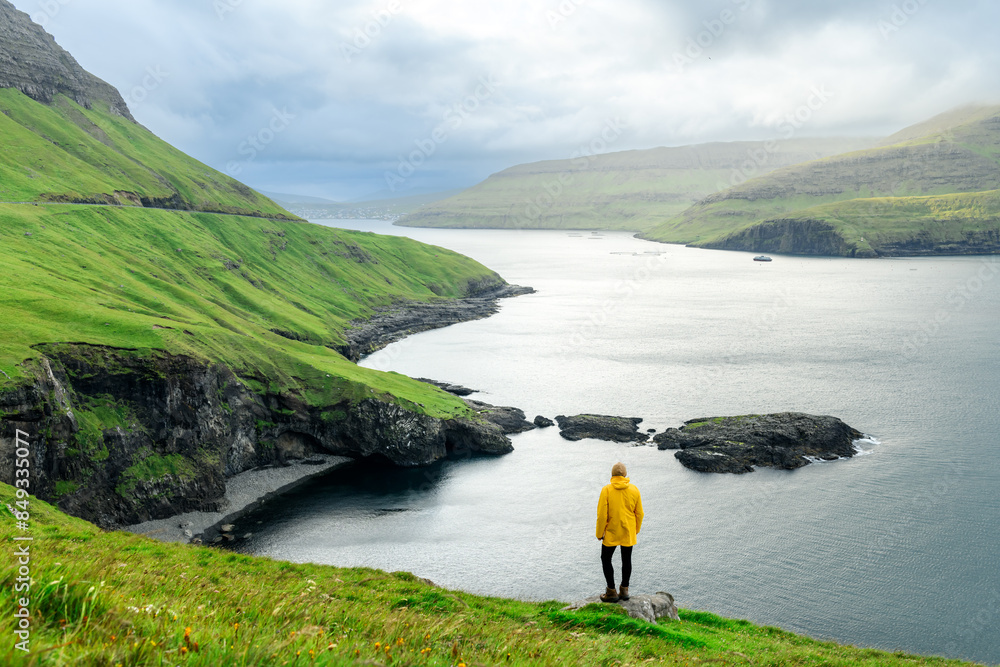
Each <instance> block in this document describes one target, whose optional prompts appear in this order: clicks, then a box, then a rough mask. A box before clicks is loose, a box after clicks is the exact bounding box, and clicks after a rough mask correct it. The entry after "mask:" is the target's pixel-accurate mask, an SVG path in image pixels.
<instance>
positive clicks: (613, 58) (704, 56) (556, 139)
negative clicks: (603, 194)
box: [12, 0, 1000, 200]
mask: <svg viewBox="0 0 1000 667" xmlns="http://www.w3.org/2000/svg"><path fill="white" fill-rule="evenodd" d="M12 1H13V3H14V5H15V6H16V7H17V8H18V9H21V10H22V11H25V12H27V13H28V14H30V15H31V16H32V17H33V18H34V19H35V21H36V22H38V23H40V24H42V25H43V26H44V27H45V28H46V29H47V30H48V31H49V32H50V33H52V34H53V35H54V36H55V38H56V40H57V41H58V42H59V43H60V44H61V45H62V46H63V47H65V48H66V49H68V50H69V51H70V52H71V53H72V54H73V55H74V56H75V57H76V58H77V60H79V61H80V63H81V64H82V65H83V66H84V67H85V68H86V69H88V70H90V71H91V72H93V73H94V74H96V75H98V76H100V77H101V78H103V79H105V80H106V81H108V82H110V83H111V84H113V85H115V86H117V87H118V89H119V90H120V91H121V92H122V94H123V96H124V97H125V98H126V101H127V102H128V103H129V106H130V107H131V109H132V111H133V114H134V115H135V117H136V118H137V119H138V120H139V122H141V123H142V124H144V125H145V126H146V127H148V128H150V129H151V130H153V131H154V132H155V133H156V134H158V135H159V136H161V137H163V138H164V139H166V140H167V141H169V142H171V143H172V144H174V145H175V146H178V147H179V148H181V149H183V150H184V151H186V152H188V153H190V154H191V155H194V156H195V157H197V158H198V159H200V160H202V161H204V162H206V163H208V164H209V165H211V166H213V167H215V168H217V169H219V170H221V171H225V172H227V173H230V174H233V175H235V176H236V177H237V178H239V179H240V180H243V181H244V182H246V183H248V184H250V185H252V186H254V187H256V188H259V189H264V190H270V191H277V192H292V193H296V194H306V195H314V196H321V197H327V198H331V199H335V200H352V199H353V200H358V199H366V198H370V197H372V196H382V195H386V194H389V193H391V192H395V193H396V194H405V193H408V192H419V191H434V190H445V189H451V188H460V187H466V186H469V185H473V184H475V183H476V182H478V181H480V180H482V179H483V178H485V177H486V176H488V175H489V174H490V173H493V172H496V171H499V170H501V169H503V168H505V167H508V166H512V165H514V164H519V163H522V162H529V161H534V160H541V159H555V158H569V157H572V156H574V155H575V154H579V153H580V152H587V151H599V152H607V151H614V150H626V149H634V148H650V147H654V146H675V145H683V144H690V143H701V142H707V141H731V140H737V139H767V138H771V137H775V136H779V131H780V128H781V124H782V123H787V122H788V117H789V114H793V115H794V114H796V113H797V114H798V120H796V121H795V124H796V132H797V134H798V136H820V135H853V136H859V135H862V136H871V135H876V136H881V135H885V134H889V133H891V132H893V131H895V130H898V129H900V128H902V127H904V126H906V125H908V124H911V123H914V122H918V121H920V120H923V119H925V118H927V117H929V116H931V115H934V114H936V113H939V112H942V111H945V110H948V109H950V108H952V107H955V106H959V105H962V104H967V103H970V102H976V101H996V100H1000V46H998V40H997V39H996V26H997V25H998V24H1000V3H996V2H994V1H992V0H947V1H946V0H896V1H895V2H882V1H878V0H817V1H815V2H804V1H800V0H533V1H522V0H505V1H503V2H495V1H494V2H483V1H480V0H334V1H333V2H331V1H329V0H325V1H324V0H129V1H128V2H123V1H122V0H12ZM810 106H811V108H809V107H810ZM793 117H794V116H793ZM785 127H786V128H787V125H786V126H785Z"/></svg>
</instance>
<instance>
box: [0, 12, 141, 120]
mask: <svg viewBox="0 0 1000 667" xmlns="http://www.w3.org/2000/svg"><path fill="white" fill-rule="evenodd" d="M0 88H16V89H17V90H20V91H21V92H22V93H24V94H25V95H27V96H28V97H30V98H32V99H34V100H38V101H39V102H43V103H45V104H49V103H51V102H52V99H53V98H54V97H55V96H56V95H58V94H60V93H61V94H63V95H66V96H67V97H70V98H72V99H73V100H75V101H76V103H77V104H79V105H80V106H83V107H85V108H88V109H89V108H91V106H92V105H93V104H94V102H97V101H102V102H106V103H107V104H108V106H109V107H110V109H111V111H112V113H116V114H118V115H121V116H124V117H126V118H128V119H129V120H133V121H134V119H133V118H132V114H131V113H130V112H129V110H128V106H127V105H126V104H125V100H123V99H122V96H121V95H120V94H119V93H118V91H117V90H115V88H114V87H113V86H111V85H109V84H107V83H105V82H104V81H102V80H100V79H98V78H97V77H96V76H94V75H93V74H90V73H89V72H87V71H85V70H84V69H83V68H82V67H80V64H79V63H78V62H76V59H74V58H73V56H71V55H70V54H69V53H68V52H67V51H66V50H64V49H63V48H62V47H60V46H59V45H58V44H56V42H55V40H54V39H53V38H52V35H50V34H48V33H47V32H45V30H44V29H43V28H42V27H41V26H40V25H38V24H36V23H34V22H33V21H32V20H31V18H30V17H29V16H28V15H27V14H25V13H24V12H21V11H18V10H17V8H15V7H14V5H12V4H10V3H9V2H7V0H0Z"/></svg>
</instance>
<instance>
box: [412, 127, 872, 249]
mask: <svg viewBox="0 0 1000 667" xmlns="http://www.w3.org/2000/svg"><path fill="white" fill-rule="evenodd" d="M867 145H871V142H870V141H867V140H861V139H796V140H791V141H783V142H774V145H767V144H765V142H733V143H714V144H703V145H698V146H683V147H679V148H654V149H651V150H641V151H624V152H618V153H607V154H603V155H594V156H584V157H580V158H575V159H571V160H550V161H545V162H536V163H532V164H524V165H519V166H516V167H511V168H510V169H506V170H504V171H502V172H500V173H497V174H494V175H492V176H490V177H489V178H488V179H487V180H485V181H483V182H482V183H480V184H478V185H476V186H475V187H472V188H470V189H468V190H466V191H464V192H462V193H460V194H458V195H456V196H454V197H451V198H449V199H446V200H444V201H442V202H438V203H435V204H431V205H429V206H425V207H423V208H422V209H418V210H417V211H415V212H413V213H411V214H409V215H407V216H404V217H403V218H402V219H401V220H400V221H399V222H398V223H397V224H401V225H407V226H414V227H455V228H466V227H475V228H481V227H488V228H497V229H621V230H630V231H637V230H643V229H648V228H650V227H652V226H654V225H657V224H660V223H662V222H664V221H666V220H668V219H670V218H671V217H673V216H674V215H676V214H678V213H680V212H681V211H683V210H685V209H687V208H688V207H689V206H691V204H693V203H694V202H696V201H698V200H699V199H701V198H702V197H704V196H705V195H707V194H709V193H712V192H717V191H719V190H720V189H724V188H726V187H728V186H729V185H730V184H732V183H733V182H739V181H742V180H745V179H746V178H748V177H751V176H755V175H758V174H764V173H767V172H770V171H772V170H774V169H776V168H778V167H782V166H785V165H790V164H795V163H798V162H803V161H806V160H812V159H815V158H818V157H822V156H825V155H833V154H835V153H838V152H843V151H846V150H853V149H856V148H860V147H862V146H867ZM768 148H770V150H768Z"/></svg>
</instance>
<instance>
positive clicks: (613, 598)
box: [601, 588, 618, 602]
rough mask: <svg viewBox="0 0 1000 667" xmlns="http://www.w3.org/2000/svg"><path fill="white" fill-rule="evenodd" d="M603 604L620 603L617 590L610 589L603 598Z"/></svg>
mask: <svg viewBox="0 0 1000 667" xmlns="http://www.w3.org/2000/svg"><path fill="white" fill-rule="evenodd" d="M601 602H618V593H617V592H615V589H613V588H609V589H608V590H607V591H605V593H604V595H602V596H601Z"/></svg>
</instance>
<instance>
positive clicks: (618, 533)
mask: <svg viewBox="0 0 1000 667" xmlns="http://www.w3.org/2000/svg"><path fill="white" fill-rule="evenodd" d="M641 529H642V496H640V495H639V489H638V488H636V486H635V485H634V484H629V481H628V477H619V476H617V475H616V476H615V477H612V478H611V483H610V484H608V485H607V486H605V487H604V488H603V489H601V499H600V500H599V501H597V537H599V538H603V541H602V543H603V544H604V546H607V547H617V546H622V547H631V546H635V542H636V535H638V534H639V531H640V530H641Z"/></svg>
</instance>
